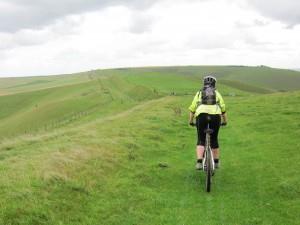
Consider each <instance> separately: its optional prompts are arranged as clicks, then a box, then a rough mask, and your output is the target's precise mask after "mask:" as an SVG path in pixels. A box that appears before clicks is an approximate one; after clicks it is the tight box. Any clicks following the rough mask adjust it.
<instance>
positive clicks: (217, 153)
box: [211, 148, 220, 159]
mask: <svg viewBox="0 0 300 225" xmlns="http://www.w3.org/2000/svg"><path fill="white" fill-rule="evenodd" d="M211 150H212V152H213V156H214V159H219V156H220V150H219V148H213V149H211Z"/></svg>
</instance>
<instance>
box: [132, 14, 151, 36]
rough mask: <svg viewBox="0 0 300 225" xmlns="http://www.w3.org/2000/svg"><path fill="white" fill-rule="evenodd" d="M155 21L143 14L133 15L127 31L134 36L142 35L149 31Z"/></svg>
mask: <svg viewBox="0 0 300 225" xmlns="http://www.w3.org/2000/svg"><path fill="white" fill-rule="evenodd" d="M154 21H155V19H154V18H153V17H151V16H149V15H145V14H143V13H135V14H134V15H133V16H132V18H131V24H130V27H129V31H130V32H131V33H135V34H142V33H145V32H148V31H150V30H151V27H152V24H153V23H154Z"/></svg>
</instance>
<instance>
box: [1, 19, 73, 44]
mask: <svg viewBox="0 0 300 225" xmlns="http://www.w3.org/2000/svg"><path fill="white" fill-rule="evenodd" d="M77 28H78V21H76V20H73V18H69V17H66V18H64V19H63V20H59V21H56V22H55V23H54V24H52V25H51V26H48V27H47V28H43V29H39V30H32V29H22V30H19V31H16V32H14V33H8V32H0V50H10V49H13V48H18V47H21V46H22V47H26V46H33V45H40V44H43V43H46V42H48V41H50V40H53V39H56V38H57V37H59V36H60V35H70V34H74V33H76V32H77Z"/></svg>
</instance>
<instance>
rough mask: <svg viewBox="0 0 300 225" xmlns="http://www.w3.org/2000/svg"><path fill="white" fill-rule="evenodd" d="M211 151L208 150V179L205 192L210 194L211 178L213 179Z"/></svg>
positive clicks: (206, 179)
mask: <svg viewBox="0 0 300 225" xmlns="http://www.w3.org/2000/svg"><path fill="white" fill-rule="evenodd" d="M209 151H210V150H209V149H207V150H206V154H207V155H206V157H207V158H206V171H205V172H206V174H205V175H206V178H205V190H206V191H207V192H210V190H211V180H212V179H211V177H212V165H211V155H210V152H209Z"/></svg>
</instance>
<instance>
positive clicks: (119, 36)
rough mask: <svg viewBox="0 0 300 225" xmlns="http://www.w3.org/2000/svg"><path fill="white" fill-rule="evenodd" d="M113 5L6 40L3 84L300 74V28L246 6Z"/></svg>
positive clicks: (1, 54) (217, 0)
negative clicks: (150, 70) (175, 71)
mask: <svg viewBox="0 0 300 225" xmlns="http://www.w3.org/2000/svg"><path fill="white" fill-rule="evenodd" d="M12 2H13V3H14V4H16V5H18V4H19V3H20V0H13V1H12ZM28 2H32V1H30V0H28ZM49 2H50V1H49ZM64 2H65V3H66V2H67V1H66V0H65V1H64ZM76 2H77V3H78V4H79V2H80V3H82V2H81V1H80V0H77V1H76ZM92 2H93V1H89V3H88V4H92ZM107 2H108V1H102V2H101V7H100V8H101V9H99V10H95V9H93V10H92V11H90V10H89V9H88V8H85V9H84V10H82V11H80V13H77V14H76V13H73V12H77V11H76V10H75V9H74V10H73V11H72V10H70V12H71V11H72V13H69V11H68V12H67V13H62V15H64V16H61V17H59V16H58V17H54V18H55V19H52V20H51V21H52V22H51V24H48V25H43V26H41V27H40V28H38V29H33V28H34V27H35V26H33V27H31V28H30V29H28V28H27V29H18V30H17V31H14V32H8V31H6V32H2V33H0V76H1V75H2V76H9V75H41V74H60V73H71V72H78V71H85V70H90V69H97V68H109V67H122V66H124V67H127V66H147V65H184V64H200V65H201V64H221V65H224V64H239V65H240V64H246V65H261V64H266V65H270V66H275V67H295V68H299V64H300V56H299V53H298V52H300V51H299V50H300V49H299V46H300V41H299V40H300V26H294V27H293V28H291V29H286V25H285V24H284V23H282V22H281V21H278V20H273V19H272V18H270V17H269V16H268V15H266V16H264V15H263V14H262V13H261V11H256V10H255V9H253V8H249V7H247V2H246V0H245V1H244V2H241V1H235V0H232V1H231V0H212V1H204V0H202V1H197V0H189V1H184V0H173V1H171V0H161V1H156V4H151V2H152V1H137V0H136V1H134V0H132V1H121V0H120V1H117V0H116V1H115V2H114V4H113V5H112V4H108V3H107ZM2 3H3V2H2ZM49 4H50V3H49ZM52 4H54V3H51V5H52ZM55 4H56V3H55ZM55 4H54V5H55ZM75 5H76V4H75ZM104 5H105V7H104ZM0 6H1V0H0ZM99 6H100V5H99ZM5 7H6V8H9V7H11V10H16V9H14V7H13V5H12V4H11V5H9V4H8V5H6V6H5ZM39 7H41V6H39ZM52 7H53V6H52ZM55 7H58V6H57V5H55ZM76 7H78V6H76ZM76 7H75V8H76ZM21 8H22V7H21ZM0 11H1V10H0ZM62 11H64V10H62ZM49 18H50V17H49ZM0 27H1V26H0ZM15 27H20V26H15Z"/></svg>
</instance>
